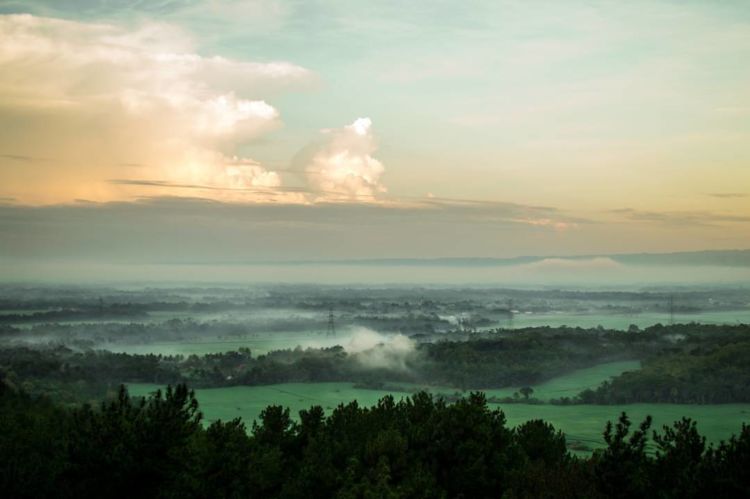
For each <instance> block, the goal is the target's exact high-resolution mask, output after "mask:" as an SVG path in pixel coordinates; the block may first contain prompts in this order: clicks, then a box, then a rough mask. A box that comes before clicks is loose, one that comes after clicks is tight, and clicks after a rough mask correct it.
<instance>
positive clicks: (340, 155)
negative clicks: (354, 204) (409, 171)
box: [305, 118, 386, 199]
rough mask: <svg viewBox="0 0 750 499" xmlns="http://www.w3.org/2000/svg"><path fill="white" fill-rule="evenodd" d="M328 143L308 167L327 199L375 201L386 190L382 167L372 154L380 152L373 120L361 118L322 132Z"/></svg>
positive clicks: (307, 170) (315, 155) (318, 151)
mask: <svg viewBox="0 0 750 499" xmlns="http://www.w3.org/2000/svg"><path fill="white" fill-rule="evenodd" d="M323 134H324V135H325V140H324V142H323V144H321V145H320V146H318V147H317V149H316V150H315V151H314V152H313V154H312V156H311V157H310V159H309V161H308V162H307V165H306V168H305V170H306V172H307V176H308V179H309V181H310V183H311V184H312V186H313V187H314V188H315V189H318V190H320V191H323V193H324V196H326V197H330V196H331V195H332V196H334V197H340V198H343V199H356V198H359V199H361V198H373V197H375V196H376V195H377V194H379V193H383V192H385V191H386V188H385V186H384V185H383V184H382V182H381V179H380V177H381V176H382V175H383V173H384V172H385V167H384V166H383V164H382V163H381V162H380V161H378V160H377V159H375V158H374V157H373V156H372V154H373V153H374V152H375V150H376V149H377V145H376V142H375V136H374V135H373V133H372V121H371V120H370V118H358V119H357V120H355V121H354V123H352V124H351V125H347V126H345V127H343V128H337V129H327V130H323Z"/></svg>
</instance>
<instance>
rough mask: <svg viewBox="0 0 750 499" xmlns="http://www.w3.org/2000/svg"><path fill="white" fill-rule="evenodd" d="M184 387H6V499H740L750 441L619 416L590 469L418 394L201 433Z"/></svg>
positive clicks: (467, 402)
mask: <svg viewBox="0 0 750 499" xmlns="http://www.w3.org/2000/svg"><path fill="white" fill-rule="evenodd" d="M200 422H201V414H200V412H199V410H198V403H197V401H196V400H195V397H194V395H193V393H192V392H191V391H189V390H188V389H187V388H186V387H185V386H184V385H178V386H176V387H175V388H171V387H170V388H167V390H166V391H165V392H158V393H156V394H155V395H153V396H151V397H150V398H147V399H138V400H134V399H131V398H130V397H129V396H128V394H127V391H126V390H125V389H124V388H121V389H120V390H119V392H118V394H117V396H116V397H114V398H113V399H111V400H109V401H107V402H104V403H102V404H101V405H100V406H99V407H96V408H94V407H91V406H84V407H80V408H75V409H67V410H66V409H61V408H59V407H57V406H55V405H54V404H51V403H50V402H49V401H48V400H46V399H44V398H34V397H30V396H28V395H25V394H23V393H22V392H18V391H17V390H16V389H14V388H12V387H10V386H9V385H8V384H7V383H3V384H2V385H0V427H2V428H3V431H2V432H0V490H1V491H3V492H4V494H3V495H4V497H14V498H23V497H76V498H82V497H180V498H190V497H199V498H210V497H222V498H227V497H283V498H297V497H304V498H308V499H309V498H317V497H320V498H329V497H340V498H353V497H394V498H398V497H413V498H434V497H478V498H481V497H511V498H520V497H592V498H596V497H666V498H672V497H674V498H677V497H680V498H683V497H696V498H697V497H706V496H707V495H713V496H716V497H741V496H747V494H749V493H750V478H749V476H748V474H747V473H746V470H747V469H748V466H750V427H746V426H743V427H742V428H741V430H740V433H739V435H737V436H736V437H733V438H732V439H731V440H730V441H728V442H723V443H721V444H720V445H719V446H718V447H709V448H707V447H706V445H705V440H704V439H703V438H702V437H701V436H700V435H699V434H698V433H697V430H696V427H695V424H694V422H692V421H690V420H682V421H679V422H677V423H675V425H674V426H672V427H665V428H664V429H663V431H662V432H661V433H659V432H655V433H654V435H653V438H654V442H655V443H656V446H657V447H656V451H655V453H654V452H648V450H647V447H646V441H647V439H648V432H649V426H650V419H647V420H645V421H644V422H643V423H641V424H640V426H639V428H638V429H637V430H635V431H631V429H630V426H631V423H630V421H629V419H628V418H627V416H626V415H625V414H623V415H622V416H621V417H620V420H619V421H618V422H617V423H616V424H614V425H612V424H609V425H608V426H607V428H606V429H605V432H604V438H605V440H606V443H607V446H606V447H605V448H604V449H602V450H599V451H596V452H595V453H594V454H593V455H592V456H591V457H588V458H581V457H575V456H573V455H571V454H569V453H568V451H567V449H566V445H565V437H564V436H563V435H562V434H561V433H560V432H559V431H556V430H555V429H554V428H553V427H552V426H551V425H549V424H548V423H545V422H544V421H539V420H536V421H529V422H527V423H525V424H523V425H521V426H518V427H516V428H510V427H508V426H507V425H506V422H505V417H504V415H503V413H502V411H500V410H491V409H489V408H488V406H487V401H486V400H485V398H484V395H482V394H481V393H472V394H471V395H470V396H468V397H466V398H463V399H460V400H458V401H457V402H455V403H452V404H448V403H446V402H445V401H444V400H442V399H439V398H433V397H432V396H430V395H428V394H425V393H418V394H415V395H414V396H412V397H409V398H406V399H403V400H401V401H399V402H396V401H395V400H394V399H393V398H392V397H385V398H383V399H381V400H380V401H379V402H378V404H377V405H375V406H374V407H369V408H367V407H360V406H359V405H358V404H357V403H356V402H352V403H350V404H346V405H340V406H339V407H337V408H336V409H335V410H333V411H332V412H331V413H330V414H329V415H327V416H326V415H325V414H324V411H323V409H322V408H321V407H317V406H314V407H311V408H309V409H308V410H304V411H301V412H300V414H299V418H298V419H294V418H292V417H291V415H290V413H289V410H288V409H285V408H282V407H279V406H269V407H267V408H266V409H265V410H264V411H263V413H262V414H261V417H260V419H259V421H258V422H257V423H254V424H253V425H252V428H250V429H249V431H248V429H247V428H246V427H245V425H244V424H243V422H242V421H240V420H233V421H224V422H222V421H218V422H215V423H213V424H211V425H210V426H208V427H207V428H204V427H203V426H202V425H201V424H200Z"/></svg>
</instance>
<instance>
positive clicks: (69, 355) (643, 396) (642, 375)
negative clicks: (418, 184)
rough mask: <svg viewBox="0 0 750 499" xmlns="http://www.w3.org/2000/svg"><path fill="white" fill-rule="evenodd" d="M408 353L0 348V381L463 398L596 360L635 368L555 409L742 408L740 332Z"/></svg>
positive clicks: (531, 332)
mask: <svg viewBox="0 0 750 499" xmlns="http://www.w3.org/2000/svg"><path fill="white" fill-rule="evenodd" d="M410 345H411V346H410V347H409V348H406V349H393V348H390V347H389V346H388V345H387V344H386V345H379V346H375V347H374V348H373V349H372V350H369V351H364V352H357V353H348V352H346V351H345V350H344V349H343V348H342V347H340V346H336V347H331V348H322V349H301V348H296V349H290V350H278V351H273V352H270V353H268V354H265V355H260V356H254V355H253V354H252V352H251V351H250V350H249V349H246V348H242V349H240V350H238V351H235V352H225V353H217V354H207V355H203V356H197V355H191V356H188V357H184V356H162V355H129V354H124V353H113V352H108V351H100V350H73V349H70V348H68V347H63V346H58V347H43V348H31V347H23V346H8V347H5V348H0V373H5V375H6V376H7V377H8V378H9V379H13V380H14V381H15V382H16V383H19V384H20V383H23V384H24V386H25V388H26V389H27V390H28V391H30V392H33V393H44V392H50V391H51V392H56V393H60V392H64V391H65V390H66V387H72V388H70V390H72V389H76V390H78V391H79V392H83V393H86V394H95V395H97V394H98V395H102V394H104V393H106V391H107V390H111V389H112V388H113V387H116V386H118V385H119V384H120V383H126V382H143V383H158V384H167V383H189V384H190V385H191V386H195V387H223V386H235V385H266V384H275V383H289V382H329V381H343V382H353V383H358V384H360V385H362V386H373V387H375V386H383V385H387V384H388V383H394V382H411V383H417V384H429V385H442V386H447V387H453V388H456V389H461V390H470V389H486V388H502V387H508V386H514V387H519V386H532V387H533V386H534V385H536V384H538V383H540V382H543V381H545V380H548V379H551V378H553V377H556V376H559V375H562V374H565V373H568V372H570V371H572V370H575V369H579V368H584V367H590V366H593V365H595V364H598V363H601V362H606V361H614V360H625V359H639V360H641V361H642V365H643V368H642V369H641V370H638V371H633V372H628V373H624V374H622V375H621V376H618V377H616V378H614V379H613V380H612V381H611V382H608V383H605V384H604V385H603V386H601V387H600V388H599V389H597V390H587V391H585V392H583V393H582V394H580V396H578V397H576V398H573V399H563V400H558V401H555V402H557V403H597V404H613V403H630V402H681V403H721V402H750V362H748V360H750V326H747V325H738V326H707V325H697V324H684V325H676V326H654V327H651V328H648V329H645V330H643V331H639V330H638V331H636V330H632V331H631V332H624V331H610V330H604V329H601V330H600V329H588V330H584V329H577V328H564V327H559V328H551V327H542V328H529V329H525V330H520V331H513V332H507V331H503V332H500V333H482V334H472V335H469V339H468V340H464V341H438V342H435V343H419V344H410ZM62 398H64V399H66V400H67V399H69V398H74V397H72V396H68V395H66V396H65V397H62ZM84 398H85V397H84Z"/></svg>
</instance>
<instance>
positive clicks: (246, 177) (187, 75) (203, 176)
mask: <svg viewBox="0 0 750 499" xmlns="http://www.w3.org/2000/svg"><path fill="white" fill-rule="evenodd" d="M311 78H312V75H311V74H310V72H309V71H307V70H306V69H304V68H301V67H299V66H295V65H293V64H290V63H287V62H270V63H256V62H245V61H235V60H231V59H227V58H224V57H206V56H203V55H200V54H198V53H196V51H195V48H194V47H193V46H192V43H191V40H190V38H189V37H188V36H187V35H186V34H185V33H184V32H182V31H180V30H179V29H176V28H174V27H171V26H168V25H161V24H147V25H142V26H140V27H137V28H136V29H133V30H125V29H123V28H120V27H117V26H114V25H109V24H98V23H85V22H74V21H66V20H60V19H53V18H44V17H36V16H31V15H8V16H0V124H2V126H3V128H8V126H9V125H8V122H13V123H15V124H16V125H17V126H16V127H15V128H16V131H15V132H11V133H9V134H5V140H3V139H2V138H0V150H3V151H11V152H12V153H14V154H33V155H37V156H45V157H50V158H54V159H55V162H56V163H57V164H64V165H65V169H66V172H67V173H69V174H70V177H71V180H73V179H75V180H76V181H75V183H74V184H73V186H71V187H74V188H76V189H79V190H80V189H82V188H84V186H87V187H88V189H89V191H97V192H95V193H93V194H89V193H88V192H87V193H83V194H81V193H78V195H79V196H86V195H87V194H88V196H87V197H94V198H96V197H97V194H99V195H101V196H104V197H111V193H108V192H102V191H100V190H101V189H106V188H104V187H101V184H102V183H103V181H105V180H106V178H107V177H110V178H111V177H121V176H122V175H121V174H120V172H119V171H117V170H116V169H113V168H111V167H106V166H102V164H103V163H106V164H107V165H114V164H118V163H123V162H127V163H137V164H140V165H144V167H143V168H142V169H141V170H140V171H138V172H137V173H138V174H139V175H140V176H141V177H143V178H150V179H163V180H169V181H179V182H193V183H207V182H218V183H219V185H218V186H219V187H233V186H243V187H244V186H264V187H273V186H278V185H279V184H280V178H279V175H278V174H277V173H274V172H269V171H267V170H266V169H265V168H263V167H262V166H261V165H260V164H258V163H257V162H255V161H253V160H251V159H248V158H236V157H235V153H236V151H237V149H238V147H239V146H241V145H243V144H247V143H249V142H251V141H253V140H255V139H256V138H257V137H258V136H260V135H262V134H264V133H265V132H267V131H269V130H272V129H273V128H275V127H278V126H279V125H280V121H279V113H278V111H277V110H276V109H275V108H274V107H273V106H272V105H270V104H269V103H268V102H266V100H264V97H265V96H267V95H271V94H273V93H274V92H278V89H279V88H282V89H283V88H284V87H286V86H289V85H298V84H301V83H305V82H307V81H309V80H310V79H311ZM2 122H5V123H4V124H3V123H2ZM29 137H34V140H30V138H29ZM92 137H95V140H92ZM92 162H96V163H97V165H96V168H93V167H94V165H92V164H91V163H92ZM146 165H147V167H146ZM6 173H7V172H6ZM0 174H1V172H0ZM11 175H12V172H11ZM39 177H46V179H45V178H40V179H39V182H45V181H48V182H49V181H52V182H59V180H60V179H56V178H55V177H54V175H51V176H50V175H44V176H41V175H40V176H39ZM0 178H1V177H0ZM4 180H6V181H7V183H11V184H12V183H13V182H14V179H13V178H5V179H4ZM18 183H19V184H21V182H18ZM92 184H96V185H97V187H93V186H92ZM50 188H52V187H51V186H50ZM109 188H110V189H111V188H115V187H112V186H110V187H109ZM44 191H45V186H44V185H41V184H40V185H37V187H36V188H35V192H34V194H39V193H43V192H44ZM52 196H54V194H53V195H52ZM55 200H57V199H55Z"/></svg>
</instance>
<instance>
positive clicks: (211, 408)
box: [129, 362, 750, 448]
mask: <svg viewBox="0 0 750 499" xmlns="http://www.w3.org/2000/svg"><path fill="white" fill-rule="evenodd" d="M637 368H638V362H611V363H606V364H601V365H598V366H595V367H592V368H589V369H581V370H579V371H576V372H574V373H570V374H567V375H565V376H560V377H558V378H555V379H552V380H550V381H548V382H546V383H543V384H540V385H538V386H535V387H534V391H535V393H534V396H535V397H538V398H539V399H540V400H548V399H550V398H558V397H562V396H571V395H574V394H576V393H578V392H579V391H581V390H583V389H586V388H593V387H596V386H597V385H599V384H600V383H601V382H602V381H604V380H606V379H608V378H609V377H611V376H614V375H617V374H619V373H621V372H623V371H626V370H632V369H637ZM400 386H401V387H403V390H404V391H394V390H371V389H360V388H355V387H354V385H353V384H352V383H285V384H278V385H267V386H237V387H230V388H210V389H199V390H196V395H197V398H198V400H199V402H200V404H201V410H202V411H203V413H204V415H205V421H206V422H211V421H215V420H217V419H221V420H225V421H226V420H230V419H234V418H237V417H241V418H242V419H243V420H244V421H245V422H246V423H248V425H249V424H250V422H251V421H253V420H255V419H256V418H257V417H258V415H259V414H260V412H261V411H262V410H263V409H264V408H265V407H267V406H269V405H282V406H285V407H289V408H290V410H291V412H292V414H293V415H295V416H296V414H297V412H298V411H300V410H301V409H306V408H308V407H310V406H311V405H320V406H322V407H323V408H324V409H326V410H327V411H330V410H331V409H333V408H334V407H336V406H337V405H339V404H345V403H348V402H351V401H353V400H356V401H357V402H358V403H359V404H360V405H364V406H369V405H373V404H375V403H376V402H377V401H378V399H380V398H381V397H383V396H385V395H388V394H391V395H394V396H395V397H396V398H401V397H405V396H408V395H409V393H408V391H410V390H414V389H417V388H419V387H416V386H413V385H400ZM129 388H130V391H131V394H133V395H146V394H148V393H150V392H153V391H155V390H156V389H157V388H159V386H157V385H153V384H131V385H129ZM426 388H427V389H428V390H429V391H431V392H432V393H443V394H452V393H455V390H453V389H451V388H445V387H426ZM514 391H516V389H514V388H507V389H501V390H486V391H485V393H486V394H487V396H488V397H507V396H510V395H512V393H513V392H514ZM493 405H494V406H496V407H501V408H502V410H503V411H504V412H505V415H506V417H507V419H508V424H509V425H511V426H516V425H518V424H520V423H523V422H525V421H528V420H530V419H544V420H545V421H548V422H550V423H552V424H553V425H554V426H555V427H557V428H559V429H561V430H563V431H564V432H565V434H566V436H567V438H568V441H569V442H571V443H577V444H578V445H577V447H584V446H585V447H589V448H597V447H600V446H602V445H603V444H604V441H603V440H602V431H603V430H604V425H605V424H606V422H607V421H608V420H615V419H616V418H617V416H618V415H619V414H620V413H621V412H623V411H625V412H627V413H628V414H629V415H630V416H631V419H632V420H633V421H635V422H638V421H640V420H642V419H643V418H645V417H646V415H651V416H652V417H653V418H654V428H657V427H661V425H666V424H671V423H672V422H674V421H677V420H679V419H680V418H682V417H690V418H693V419H695V420H696V421H698V428H699V430H700V431H701V432H702V433H703V434H704V435H705V436H706V437H707V439H708V440H709V441H711V442H719V441H720V440H723V439H727V438H728V437H729V436H730V435H732V434H733V433H737V432H738V431H739V429H740V426H741V424H742V423H743V422H746V423H747V422H750V404H722V405H680V404H631V405H610V406H607V405H573V406H559V405H549V404H523V403H518V404H500V405H496V404H493Z"/></svg>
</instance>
